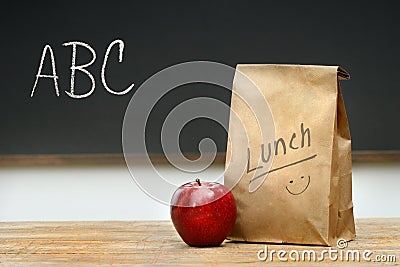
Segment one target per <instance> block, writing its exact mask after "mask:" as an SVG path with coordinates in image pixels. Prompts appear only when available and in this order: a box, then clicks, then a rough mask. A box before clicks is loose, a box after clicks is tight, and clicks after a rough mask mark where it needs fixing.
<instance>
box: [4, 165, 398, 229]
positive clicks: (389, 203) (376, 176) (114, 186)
mask: <svg viewBox="0 0 400 267" xmlns="http://www.w3.org/2000/svg"><path fill="white" fill-rule="evenodd" d="M138 168H139V169H140V168H141V169H140V172H142V174H143V175H144V176H146V175H147V176H151V175H152V174H151V172H149V170H148V169H146V168H144V167H141V166H139V167H138ZM161 168H164V171H166V172H168V171H169V169H168V167H161ZM222 169H223V166H222V165H216V166H212V167H211V168H209V170H208V171H207V177H217V176H218V175H220V174H221V172H222ZM180 178H182V177H180ZM399 188H400V163H390V164H389V163H388V164H367V163H363V164H360V163H359V164H354V168H353V200H354V205H355V215H356V217H400V209H399V208H398V204H399V203H400V194H399V193H398V190H399ZM141 219H148V220H157V219H169V207H168V206H165V205H163V204H160V203H159V202H157V201H155V200H153V199H152V198H150V197H148V196H147V195H146V194H145V193H143V192H142V191H141V190H140V189H139V188H138V186H137V185H136V184H135V183H134V181H133V180H132V178H131V177H130V174H129V172H128V170H127V168H126V167H124V166H104V167H98V166H86V167H24V168H21V167H19V168H16V167H12V168H11V167H10V168H4V167H3V168H0V221H23V220H27V221H34V220H53V221H54V220H141Z"/></svg>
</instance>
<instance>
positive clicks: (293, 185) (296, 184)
mask: <svg viewBox="0 0 400 267" xmlns="http://www.w3.org/2000/svg"><path fill="white" fill-rule="evenodd" d="M310 181H311V177H310V175H308V179H307V178H306V177H305V176H301V177H300V178H297V180H295V179H291V180H290V181H289V185H287V186H286V190H287V191H288V192H289V194H292V195H300V194H302V193H304V191H306V190H307V188H308V186H309V185H310Z"/></svg>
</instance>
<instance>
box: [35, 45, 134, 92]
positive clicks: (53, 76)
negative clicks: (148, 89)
mask: <svg viewBox="0 0 400 267" xmlns="http://www.w3.org/2000/svg"><path fill="white" fill-rule="evenodd" d="M62 45H63V46H71V48H72V56H71V66H70V70H71V77H70V81H71V82H70V89H69V91H65V93H66V94H67V95H68V96H70V97H72V98H86V97H88V96H90V95H91V94H92V93H93V92H94V90H95V87H96V82H95V79H94V77H93V74H92V73H90V72H89V71H88V70H87V69H86V68H87V67H89V66H90V65H92V64H93V63H94V62H95V60H96V51H95V50H94V49H93V48H92V47H91V46H90V45H88V44H87V43H84V42H79V41H72V42H66V43H63V44H62ZM115 45H118V46H119V58H118V61H119V63H121V62H122V58H123V51H124V42H123V41H122V40H118V39H117V40H114V41H113V42H111V43H110V45H109V46H108V47H107V50H106V52H105V55H104V59H103V65H102V67H101V82H102V84H103V86H104V88H105V89H106V90H107V91H108V92H109V93H111V94H114V95H124V94H126V93H128V92H129V91H131V90H132V88H133V86H134V84H133V83H132V84H131V85H130V86H128V87H127V88H125V89H122V90H115V89H112V88H110V86H109V85H108V84H107V81H106V74H105V72H106V66H107V61H108V56H109V54H110V51H111V49H112V48H113V46H115ZM78 47H82V48H85V49H87V50H89V51H90V53H91V54H92V59H91V60H90V61H89V62H88V63H85V64H81V65H76V54H77V53H76V51H77V48H78ZM46 57H50V61H51V69H52V74H44V73H42V69H43V64H44V61H45V59H46ZM77 71H80V72H82V73H84V74H86V75H87V76H88V77H89V79H90V81H91V88H90V90H89V91H87V92H86V93H83V94H77V93H76V92H75V73H76V72H77ZM39 79H52V80H53V83H54V90H55V93H56V95H57V96H60V91H59V89H58V82H57V80H58V75H57V70H56V59H55V57H54V52H53V48H52V47H51V46H50V45H49V44H46V45H45V46H44V48H43V51H42V57H41V59H40V63H39V68H38V72H37V74H36V80H35V83H34V84H33V88H32V91H31V97H33V96H34V94H35V89H36V88H37V85H38V82H39Z"/></svg>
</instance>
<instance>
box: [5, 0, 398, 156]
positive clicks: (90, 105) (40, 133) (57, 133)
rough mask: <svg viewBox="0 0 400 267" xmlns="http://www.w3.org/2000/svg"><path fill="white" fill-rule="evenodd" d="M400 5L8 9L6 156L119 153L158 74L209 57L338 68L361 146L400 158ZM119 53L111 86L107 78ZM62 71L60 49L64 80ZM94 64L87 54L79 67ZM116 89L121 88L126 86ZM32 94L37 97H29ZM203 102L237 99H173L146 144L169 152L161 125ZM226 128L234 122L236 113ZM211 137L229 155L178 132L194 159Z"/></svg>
mask: <svg viewBox="0 0 400 267" xmlns="http://www.w3.org/2000/svg"><path fill="white" fill-rule="evenodd" d="M397 6H398V3H397V2H396V1H380V2H371V3H368V2H365V1H361V2H356V1H345V2H338V1H208V0H203V1H179V2H176V1H159V2H155V1H154V2H153V1H140V2H139V1H56V2H54V1H27V2H26V3H21V2H19V1H7V2H6V3H3V7H2V15H1V17H0V21H1V24H0V25H1V27H2V30H1V34H2V37H1V38H2V42H1V44H0V46H1V61H0V71H1V82H0V112H1V116H0V122H1V131H0V154H3V155H9V154H83V153H121V152H122V145H121V128H122V121H123V117H124V112H125V110H126V107H127V105H128V103H129V101H130V99H131V97H132V96H133V95H134V93H135V91H136V90H137V88H139V86H140V84H142V83H143V82H144V81H145V80H146V79H148V78H149V77H150V76H151V75H153V74H154V73H156V72H158V71H160V70H162V69H164V68H166V67H168V66H171V65H174V64H177V63H181V62H186V61H192V60H210V61H216V62H221V63H224V64H228V65H230V66H232V67H234V66H235V65H236V64H237V63H295V64H296V63H299V64H323V65H340V66H342V67H343V68H345V69H346V70H347V71H348V72H349V73H350V74H351V80H350V81H345V82H342V89H343V95H344V100H345V104H346V108H347V112H348V117H349V120H350V129H351V133H352V138H353V149H355V150H400V138H399V136H400V125H399V115H400V88H399V84H400V83H399V77H400V76H399V75H400V63H399V62H400V49H399V47H400V31H399V29H400V16H399V15H398V10H399V9H398V8H397ZM116 40H117V41H118V40H121V41H122V42H123V45H124V47H123V57H122V61H121V62H118V57H119V54H118V45H119V44H120V43H116V45H115V46H113V47H112V49H111V50H110V51H109V57H108V62H107V67H106V74H105V76H106V79H107V84H108V85H109V86H110V87H112V88H116V89H115V90H116V91H121V90H123V89H125V88H128V87H129V86H130V85H132V84H134V86H133V88H132V90H130V91H129V92H127V93H125V94H121V95H117V94H114V93H110V92H109V91H107V90H106V89H105V87H104V86H103V84H102V78H101V70H102V65H103V63H104V57H105V54H106V51H107V48H108V47H109V46H110V44H111V43H112V42H113V41H116ZM75 41H79V42H82V43H85V44H88V45H89V46H90V47H91V48H92V49H93V50H94V51H95V53H96V60H95V61H94V63H93V64H91V65H90V66H88V67H87V70H88V71H89V72H90V73H91V74H92V75H93V79H94V81H95V89H94V91H93V92H92V93H91V94H90V96H88V97H84V98H80V99H77V98H73V97H70V96H69V95H68V94H67V93H65V91H67V92H69V91H70V86H71V69H70V66H71V60H72V55H73V45H72V44H71V43H70V42H75ZM46 45H47V46H48V47H47V48H46V49H47V50H46V51H45V52H46V55H45V58H44V60H43V66H42V67H43V68H42V70H41V73H42V74H47V75H50V74H52V65H51V56H50V49H51V51H52V52H53V56H54V62H55V67H56V72H57V76H58V79H57V85H58V89H59V96H57V92H56V90H55V86H54V79H52V78H48V77H47V78H43V77H42V78H39V79H38V82H37V84H36V87H35V90H34V91H33V87H34V84H35V80H36V75H37V74H38V71H39V63H40V62H41V57H42V54H43V52H44V49H45V47H46ZM91 59H92V54H91V52H90V50H89V49H88V48H85V47H83V46H81V45H80V46H78V47H77V51H76V64H77V65H78V64H84V63H87V62H89V61H90V60H91ZM74 84H75V93H76V94H77V95H79V94H84V93H87V92H89V91H90V88H91V81H90V79H89V76H88V75H86V74H84V73H83V72H82V71H76V75H75V80H74ZM117 89H118V90H117ZM31 95H32V96H31ZM196 96H205V97H213V98H216V99H219V100H221V101H223V102H224V103H227V104H229V103H230V93H229V91H227V90H224V89H222V88H219V87H218V86H213V85H207V84H191V85H185V86H181V87H178V88H177V89H176V90H174V91H172V92H171V93H170V94H168V95H167V96H165V97H164V98H163V99H162V101H160V103H159V104H158V105H157V106H156V107H155V110H154V112H152V114H151V116H150V120H149V123H148V128H147V129H148V131H146V136H147V138H146V142H147V147H148V149H149V152H151V153H160V152H161V151H162V150H161V147H160V129H161V125H162V122H163V121H164V120H165V118H166V116H167V114H168V112H169V111H170V110H171V109H172V108H173V107H174V106H176V105H178V104H179V103H180V102H181V101H183V100H185V99H190V98H192V97H196ZM226 120H228V114H226ZM204 137H210V138H212V139H213V140H215V141H216V143H217V148H218V151H221V152H223V151H225V149H226V139H227V133H226V132H225V131H224V130H223V129H222V128H221V127H220V126H219V125H218V124H217V123H214V122H212V121H210V120H207V119H199V120H197V121H193V122H191V123H189V124H188V125H187V126H186V127H185V128H184V129H183V131H182V133H181V136H180V144H181V148H182V150H183V151H184V152H196V151H197V149H198V142H199V140H201V139H202V138H204Z"/></svg>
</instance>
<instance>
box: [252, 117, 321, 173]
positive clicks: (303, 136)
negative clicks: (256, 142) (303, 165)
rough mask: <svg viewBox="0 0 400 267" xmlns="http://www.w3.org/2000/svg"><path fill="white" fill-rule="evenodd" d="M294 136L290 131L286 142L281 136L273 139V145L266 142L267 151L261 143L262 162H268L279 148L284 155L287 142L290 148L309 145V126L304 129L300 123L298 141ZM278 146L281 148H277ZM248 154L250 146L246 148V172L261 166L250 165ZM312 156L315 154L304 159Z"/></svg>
mask: <svg viewBox="0 0 400 267" xmlns="http://www.w3.org/2000/svg"><path fill="white" fill-rule="evenodd" d="M296 137H297V135H296V133H292V136H291V138H290V141H289V142H287V140H286V141H285V139H283V138H282V137H281V138H278V139H277V140H275V141H274V142H273V145H271V143H268V144H267V146H268V153H266V152H265V150H266V148H265V144H261V155H260V156H261V161H262V162H263V163H268V161H269V160H270V159H271V156H272V154H274V155H278V154H279V150H280V151H281V153H282V154H283V155H286V150H287V144H288V145H289V148H290V149H292V150H296V149H299V148H303V147H305V146H306V145H307V147H309V146H311V132H310V129H309V128H306V129H304V124H303V123H301V124H300V142H298V141H297V140H296ZM305 141H307V142H305ZM272 146H273V148H271V147H272ZM279 147H280V148H281V149H279ZM250 154H251V151H250V148H248V149H247V173H250V172H253V171H255V170H257V169H261V168H263V166H262V165H259V166H256V167H253V168H251V167H250ZM314 157H315V156H312V157H310V158H307V159H306V160H308V159H312V158H314ZM256 158H258V157H256ZM302 161H303V160H301V161H298V162H295V163H296V164H297V163H300V162H302ZM292 164H293V163H292ZM292 164H289V165H292ZM289 165H288V166H289ZM269 172H271V171H269ZM257 178H258V177H257Z"/></svg>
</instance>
